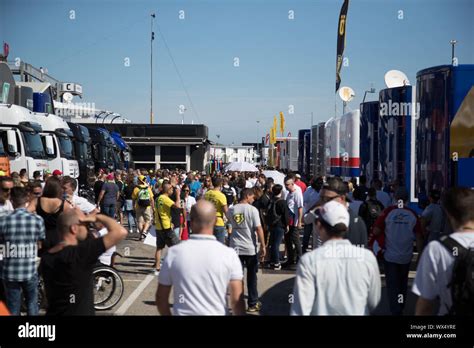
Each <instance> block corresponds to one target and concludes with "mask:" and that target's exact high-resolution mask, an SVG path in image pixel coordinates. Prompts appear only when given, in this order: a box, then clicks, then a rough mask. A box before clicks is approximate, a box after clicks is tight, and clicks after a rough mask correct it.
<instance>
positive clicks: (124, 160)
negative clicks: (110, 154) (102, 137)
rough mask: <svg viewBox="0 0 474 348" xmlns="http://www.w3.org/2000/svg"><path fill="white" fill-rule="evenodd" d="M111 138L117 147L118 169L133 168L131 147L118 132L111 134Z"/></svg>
mask: <svg viewBox="0 0 474 348" xmlns="http://www.w3.org/2000/svg"><path fill="white" fill-rule="evenodd" d="M110 136H111V137H112V139H113V140H114V142H115V145H116V147H117V150H118V152H117V154H118V157H119V159H118V160H119V162H118V163H117V168H118V169H129V168H132V166H133V161H132V154H131V149H130V146H128V144H127V143H126V142H125V141H124V140H123V139H122V137H121V135H120V134H119V133H117V132H110Z"/></svg>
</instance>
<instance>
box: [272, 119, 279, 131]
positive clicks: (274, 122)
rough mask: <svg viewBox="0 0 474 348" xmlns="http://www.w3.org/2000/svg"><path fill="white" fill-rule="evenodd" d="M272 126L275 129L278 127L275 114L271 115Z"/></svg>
mask: <svg viewBox="0 0 474 348" xmlns="http://www.w3.org/2000/svg"><path fill="white" fill-rule="evenodd" d="M273 128H275V131H276V130H277V129H278V126H277V117H276V116H273Z"/></svg>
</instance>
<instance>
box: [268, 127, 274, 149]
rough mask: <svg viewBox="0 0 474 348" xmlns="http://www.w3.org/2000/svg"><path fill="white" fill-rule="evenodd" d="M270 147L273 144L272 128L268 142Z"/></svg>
mask: <svg viewBox="0 0 474 348" xmlns="http://www.w3.org/2000/svg"><path fill="white" fill-rule="evenodd" d="M269 143H270V145H271V144H273V143H274V142H273V127H272V128H270V141H269Z"/></svg>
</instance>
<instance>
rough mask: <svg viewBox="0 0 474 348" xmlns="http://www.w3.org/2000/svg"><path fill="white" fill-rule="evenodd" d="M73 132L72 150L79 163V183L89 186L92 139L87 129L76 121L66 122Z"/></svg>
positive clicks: (91, 173)
mask: <svg viewBox="0 0 474 348" xmlns="http://www.w3.org/2000/svg"><path fill="white" fill-rule="evenodd" d="M68 126H69V128H70V129H71V131H72V134H73V140H74V141H73V142H74V150H75V152H76V159H77V162H78V164H79V185H86V186H89V182H88V179H89V178H90V177H92V176H93V175H94V160H93V158H92V148H91V145H92V139H91V136H90V134H89V130H88V129H87V128H86V127H84V126H82V125H80V124H77V123H73V122H68Z"/></svg>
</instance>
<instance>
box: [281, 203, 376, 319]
mask: <svg viewBox="0 0 474 348" xmlns="http://www.w3.org/2000/svg"><path fill="white" fill-rule="evenodd" d="M317 216H318V218H317V219H316V222H315V223H316V224H317V227H318V230H319V231H320V234H321V239H322V240H323V245H322V246H321V247H320V248H318V249H316V250H313V251H312V252H309V253H306V254H304V255H303V257H302V258H301V260H300V262H299V264H298V269H297V271H296V279H295V285H294V289H293V295H294V302H293V304H292V306H291V310H290V314H291V315H368V314H369V313H370V312H371V311H372V310H373V309H374V308H375V307H376V306H377V304H378V303H379V301H380V296H381V284H380V273H379V268H378V265H377V260H376V259H375V256H374V255H373V254H372V253H371V252H370V251H369V250H367V249H365V248H363V247H360V246H355V245H352V244H351V243H350V242H349V241H348V240H347V239H344V234H345V233H346V231H347V230H348V226H349V212H348V211H347V208H346V207H345V206H344V205H342V204H341V203H339V202H336V201H334V200H331V201H329V202H328V203H325V204H324V205H323V206H322V207H321V208H319V209H318V210H317Z"/></svg>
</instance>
